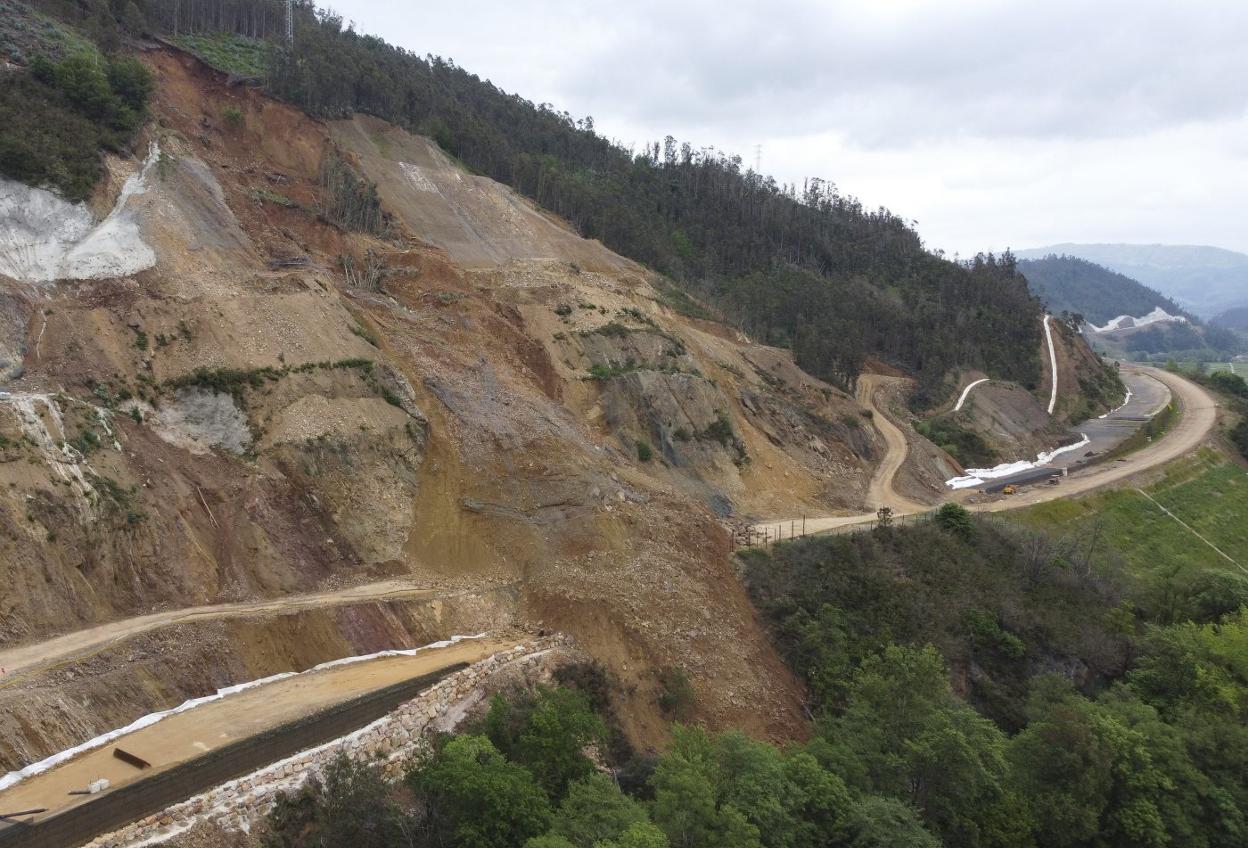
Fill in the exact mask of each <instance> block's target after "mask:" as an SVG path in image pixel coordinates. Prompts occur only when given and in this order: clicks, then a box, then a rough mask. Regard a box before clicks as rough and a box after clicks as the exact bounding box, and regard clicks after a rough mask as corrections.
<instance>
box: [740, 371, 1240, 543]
mask: <svg viewBox="0 0 1248 848" xmlns="http://www.w3.org/2000/svg"><path fill="white" fill-rule="evenodd" d="M1124 367H1129V368H1130V369H1132V370H1135V371H1138V372H1140V373H1143V374H1147V375H1148V376H1150V377H1153V378H1155V379H1157V380H1160V381H1161V382H1162V383H1164V384H1165V385H1166V387H1167V388H1169V389H1170V393H1171V396H1172V397H1173V398H1174V399H1175V400H1177V401H1178V403H1179V413H1180V414H1179V417H1178V420H1177V421H1176V422H1175V423H1174V425H1173V426H1172V427H1171V428H1170V430H1169V431H1168V432H1167V433H1166V434H1165V435H1164V436H1163V437H1162V438H1160V439H1158V440H1157V441H1155V442H1153V443H1152V444H1151V445H1148V446H1147V447H1145V448H1141V449H1140V450H1137V451H1135V452H1134V453H1131V454H1128V455H1127V456H1125V457H1123V459H1122V460H1121V461H1117V462H1112V463H1106V464H1102V465H1094V466H1092V467H1090V468H1088V469H1086V470H1083V471H1078V472H1072V473H1071V476H1070V477H1066V478H1063V479H1062V482H1061V484H1060V485H1058V486H1036V487H1033V488H1030V489H1025V490H1023V491H1021V492H1019V494H1017V495H1011V496H1002V497H1000V498H998V499H997V500H994V501H990V502H988V503H983V504H978V505H976V506H975V509H976V510H977V511H981V512H1004V511H1006V510H1011V509H1018V508H1020V507H1025V506H1031V505H1033V504H1038V503H1044V502H1046V501H1052V500H1057V499H1059V498H1068V497H1072V496H1074V495H1081V494H1085V493H1087V492H1091V491H1093V490H1095V489H1100V488H1103V487H1105V486H1111V485H1113V484H1115V483H1119V482H1121V481H1123V480H1125V479H1127V478H1129V477H1132V476H1134V475H1136V474H1139V473H1140V472H1142V471H1147V470H1149V469H1152V468H1156V467H1157V466H1159V465H1164V464H1165V463H1167V462H1170V461H1171V460H1173V459H1178V458H1179V457H1180V456H1183V455H1184V454H1186V453H1188V452H1189V451H1192V450H1195V449H1196V448H1197V447H1198V446H1199V445H1200V444H1201V442H1203V441H1204V440H1205V438H1206V437H1207V436H1208V435H1209V433H1210V431H1212V430H1213V427H1214V424H1215V423H1216V422H1217V402H1216V401H1214V399H1213V397H1212V396H1211V395H1210V394H1209V393H1208V392H1206V391H1205V390H1204V389H1202V388H1201V387H1200V386H1198V385H1196V384H1195V383H1193V382H1191V381H1190V380H1187V379H1184V378H1183V377H1180V376H1178V375H1177V374H1171V373H1170V372H1168V371H1162V370H1160V369H1158V368H1147V367H1144V366H1124ZM880 379H888V378H879V377H876V378H875V380H876V381H878V380H880ZM874 384H878V383H873V385H874ZM873 395H874V388H873V389H872V391H871V393H869V394H868V395H866V396H865V397H866V399H867V400H868V401H872V400H873ZM869 408H870V409H872V410H873V412H874V419H875V421H876V424H877V426H880V425H881V424H883V423H884V422H885V421H887V418H886V417H885V416H884V415H883V414H882V413H881V412H880V410H879V409H878V408H877V407H876V406H875V405H874V403H870V404H869ZM888 426H891V427H892V429H893V430H896V429H897V428H896V425H893V424H892V422H891V421H890V422H888ZM880 432H881V434H882V435H884V437H885V441H886V442H888V444H889V449H890V454H891V457H890V458H887V459H886V460H885V463H884V464H882V465H881V470H883V469H884V468H885V466H887V467H888V468H890V469H891V472H890V473H891V474H895V473H896V470H897V469H899V468H901V465H902V463H904V462H905V458H906V452H907V448H906V447H905V444H904V438H903V440H902V444H901V445H900V446H899V445H897V444H896V443H895V440H893V439H890V438H889V435H888V433H887V431H886V429H885V427H880ZM894 460H895V461H894ZM877 476H879V473H878V472H877ZM891 483H892V478H891V476H890V477H889V480H888V482H887V484H885V485H883V486H881V488H880V489H878V491H880V492H883V493H891V494H893V495H895V494H896V493H895V491H894V490H893V488H892V485H891ZM871 491H872V492H873V493H874V492H876V491H877V489H876V488H875V480H874V479H873V480H872V489H871ZM969 494H970V492H969V490H968V491H966V494H965V495H963V496H962V497H961V498H958V497H956V496H954V495H952V494H951V496H950V498H949V499H950V500H954V499H959V500H961V499H965V497H966V496H967V495H969ZM875 502H878V503H883V504H885V505H888V506H893V504H892V503H890V502H889V500H888V499H883V500H877V501H875ZM930 509H931V507H930V506H924V505H921V504H915V503H914V502H913V501H911V502H909V505H906V506H902V507H901V508H898V507H897V506H893V511H894V514H895V515H898V516H901V515H913V514H915V513H920V512H927V511H928V510H930ZM875 520H876V516H875V513H873V512H869V513H862V514H859V515H829V516H822V517H819V518H811V517H809V516H807V517H806V518H805V519H804V520H803V519H801V518H796V519H794V518H784V519H772V520H770V521H766V522H762V523H759V524H756V525H754V528H753V529H754V531H755V532H756V533H757V534H759V535H760V536H761V535H763V534H766V536H767V538H770V539H775V538H777V533H780V535H781V537H785V536H787V535H788V533H789V530H790V528H791V527H793V526H795V525H803V524H804V526H805V528H806V533H807V534H808V535H809V534H811V533H822V532H825V531H828V530H835V529H837V528H840V527H848V526H851V525H856V524H868V523H870V522H872V521H875Z"/></svg>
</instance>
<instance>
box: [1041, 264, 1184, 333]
mask: <svg viewBox="0 0 1248 848" xmlns="http://www.w3.org/2000/svg"><path fill="white" fill-rule="evenodd" d="M1018 269H1019V271H1021V272H1022V274H1023V276H1024V277H1026V278H1027V282H1028V284H1029V285H1030V286H1031V291H1032V293H1033V294H1035V295H1036V297H1038V298H1040V299H1041V300H1042V301H1044V302H1045V304H1046V305H1047V306H1048V307H1049V311H1050V312H1052V313H1054V314H1055V315H1056V314H1059V313H1062V312H1070V313H1072V314H1077V315H1082V316H1083V317H1084V318H1085V319H1087V320H1088V321H1090V322H1091V323H1093V324H1096V325H1103V324H1106V323H1108V322H1109V321H1111V320H1113V319H1114V318H1117V317H1118V316H1120V315H1131V316H1133V317H1139V316H1142V315H1147V314H1148V313H1150V312H1152V311H1153V310H1154V309H1156V308H1157V307H1159V306H1160V307H1161V308H1162V309H1164V310H1166V312H1168V313H1170V314H1171V315H1182V314H1184V313H1183V310H1182V309H1181V308H1180V307H1179V305H1178V304H1177V303H1175V302H1174V301H1173V300H1171V299H1170V298H1168V297H1166V296H1164V295H1162V294H1161V293H1160V292H1157V291H1154V290H1153V289H1150V288H1149V287H1148V286H1146V285H1144V284H1143V283H1140V282H1137V281H1135V280H1133V279H1131V278H1130V277H1125V276H1123V275H1122V274H1117V273H1115V272H1113V271H1111V270H1109V269H1108V268H1104V267H1102V266H1100V265H1097V264H1096V263H1094V262H1089V261H1087V260H1086V259H1080V258H1078V257H1076V256H1058V255H1056V254H1053V255H1050V256H1046V257H1044V258H1043V259H1023V260H1020V261H1019V263H1018Z"/></svg>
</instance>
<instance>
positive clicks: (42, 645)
mask: <svg viewBox="0 0 1248 848" xmlns="http://www.w3.org/2000/svg"><path fill="white" fill-rule="evenodd" d="M464 591H465V592H467V591H469V590H464ZM471 591H479V590H471ZM456 594H462V592H445V591H440V590H437V589H427V588H417V587H415V586H413V585H412V584H410V583H406V582H404V581H402V580H387V581H384V582H381V583H369V584H366V585H363V586H353V587H351V588H349V589H337V590H333V591H327V592H316V593H313V594H307V595H292V596H290V597H286V598H274V599H272V600H265V601H247V602H241V603H233V604H211V605H207V606H199V607H186V608H183V609H177V610H169V611H166V612H157V613H152V614H151V615H142V616H138V617H136V618H127V619H124V620H122V621H112V622H109V623H108V624H101V625H100V626H98V627H91V628H88V629H86V630H78V631H75V632H73V633H66V634H65V635H63V636H56V637H53V638H52V639H48V640H46V641H43V642H36V643H33V644H30V645H22V646H20V647H17V648H9V649H8V650H5V651H0V668H3V669H4V670H5V673H4V675H3V676H0V688H3V687H5V686H11V685H13V684H14V683H17V682H18V681H20V680H22V679H23V678H26V677H29V676H30V675H31V674H34V673H36V672H40V671H45V670H47V669H48V668H50V667H52V666H56V665H60V664H62V663H66V662H76V661H78V660H81V659H83V658H84V657H89V656H91V655H93V654H96V653H99V652H100V651H103V650H105V649H107V648H109V647H111V646H113V645H115V644H117V643H118V642H123V641H125V640H126V639H131V638H133V637H135V636H138V635H140V634H143V633H147V632H149V631H152V630H159V629H161V628H164V627H172V626H173V625H175V624H187V623H189V622H195V621H205V620H217V619H225V618H246V617H252V616H257V615H265V614H272V613H288V612H296V611H298V610H303V609H317V608H323V607H333V606H345V605H348V604H355V603H367V602H369V601H397V600H417V601H418V600H423V599H426V598H447V597H453V596H454V595H456Z"/></svg>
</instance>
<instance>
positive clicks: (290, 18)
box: [286, 0, 295, 47]
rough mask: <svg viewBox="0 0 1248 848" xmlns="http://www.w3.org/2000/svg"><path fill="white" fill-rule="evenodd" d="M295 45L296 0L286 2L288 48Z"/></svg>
mask: <svg viewBox="0 0 1248 848" xmlns="http://www.w3.org/2000/svg"><path fill="white" fill-rule="evenodd" d="M294 43H295V0H286V46H288V47H289V46H291V45H293V44H294Z"/></svg>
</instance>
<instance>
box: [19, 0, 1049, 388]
mask: <svg viewBox="0 0 1248 848" xmlns="http://www.w3.org/2000/svg"><path fill="white" fill-rule="evenodd" d="M34 5H35V6H37V7H39V8H41V9H43V10H44V11H46V12H48V13H50V14H54V15H57V16H60V17H61V18H62V19H65V20H69V21H71V22H73V23H74V24H76V25H78V26H80V27H83V28H85V29H86V30H87V31H88V32H89V33H91V34H92V35H93V37H95V38H96V39H97V40H99V41H100V42H101V43H119V42H120V41H121V40H122V39H123V38H124V37H125V36H126V35H138V34H142V33H148V34H162V35H166V36H174V35H179V36H185V35H186V34H188V33H197V34H205V33H208V34H210V33H219V32H225V33H229V34H237V35H239V36H245V37H249V38H250V37H253V36H260V37H274V36H275V34H276V33H279V32H280V31H281V30H282V28H283V26H282V23H283V22H282V18H281V17H280V16H279V15H278V14H277V9H278V7H279V6H280V4H277V3H274V2H272V0H197V2H188V3H181V4H168V3H158V2H155V0H133V2H129V3H126V4H124V5H122V6H121V10H120V11H118V10H117V7H118V6H119V5H121V4H117V3H110V2H106V0H91V2H85V3H69V2H66V0H36V2H35V3H34ZM296 17H297V20H296V34H295V40H294V46H293V49H290V50H272V51H271V52H270V55H271V56H272V67H271V68H270V72H269V74H268V86H269V88H270V90H271V91H272V92H273V93H274V94H276V95H277V96H279V97H282V98H284V99H286V100H288V101H290V102H292V103H294V104H296V105H298V106H300V107H302V108H304V109H305V110H307V111H309V112H310V113H312V114H315V115H319V116H324V117H344V116H346V115H349V114H351V113H352V112H353V111H360V112H366V113H370V114H373V115H377V116H379V117H382V118H385V119H387V120H390V121H392V122H394V123H397V124H399V125H401V126H404V127H407V128H410V129H415V130H418V131H420V132H423V133H425V134H428V135H430V136H431V137H433V138H434V139H435V140H436V141H437V142H438V144H439V145H441V146H442V147H443V148H444V149H445V150H446V151H448V152H449V153H451V154H452V155H454V156H455V157H457V158H458V159H459V160H460V161H461V162H463V163H464V164H465V165H466V166H467V167H469V168H471V169H473V170H475V171H477V172H479V173H482V174H485V175H487V176H489V177H492V178H494V179H496V180H498V181H500V182H503V183H505V184H507V185H510V186H512V187H514V188H516V189H517V190H519V191H520V192H522V193H524V194H525V195H527V196H529V197H531V198H533V199H534V200H535V201H536V202H538V203H539V204H541V205H542V206H544V207H546V208H548V209H550V210H551V211H553V212H555V213H557V214H559V215H561V216H563V217H564V218H566V219H567V220H568V221H570V222H571V223H572V224H573V226H575V227H576V228H577V229H578V230H579V231H580V232H581V233H582V234H583V235H585V236H587V237H590V238H596V239H600V240H602V241H603V242H604V243H605V244H606V245H607V246H608V247H610V248H612V249H613V250H615V251H617V252H619V253H622V254H624V255H626V256H629V257H631V258H633V259H636V260H638V261H640V262H642V263H644V264H646V265H648V266H650V267H651V268H653V269H654V270H656V271H658V272H660V273H663V274H665V275H667V276H669V277H671V278H672V279H673V280H675V281H676V282H678V283H679V284H680V285H682V286H683V287H685V288H687V289H688V290H689V291H691V292H693V293H694V294H695V295H696V296H698V297H699V298H700V299H701V300H703V301H705V302H707V303H709V304H711V305H713V306H714V307H716V308H718V309H719V310H720V311H721V312H722V313H723V314H724V315H725V317H726V318H728V319H729V320H731V321H734V322H736V323H738V324H739V325H741V326H742V327H743V328H744V329H746V330H747V331H749V332H751V333H752V334H754V335H756V336H757V337H759V338H760V339H762V340H764V341H767V342H770V343H773V344H777V345H783V346H790V347H792V348H793V350H794V352H795V354H796V356H797V359H798V362H799V364H801V365H802V366H803V367H804V368H805V369H806V370H808V371H810V372H811V373H814V374H816V375H817V376H821V377H824V378H827V379H829V380H832V381H835V382H837V383H839V384H841V385H843V386H850V385H852V384H853V382H854V380H855V379H856V377H857V374H858V373H859V371H860V370H861V368H862V366H863V363H864V361H865V360H866V358H867V357H870V356H874V357H878V358H880V359H882V360H885V361H887V362H891V363H893V364H895V365H898V366H900V367H903V368H905V369H907V370H909V371H911V372H913V373H914V374H915V375H916V376H917V377H918V380H919V394H918V397H917V400H918V402H919V403H924V402H927V401H931V400H935V399H937V398H939V397H941V396H942V395H943V394H944V393H946V392H947V390H948V387H947V386H946V379H947V378H948V377H949V376H950V373H951V371H952V370H953V369H956V368H978V369H980V370H983V371H985V372H987V373H990V374H992V375H993V376H994V377H998V378H1001V379H1010V380H1016V381H1018V382H1020V383H1023V384H1024V385H1028V386H1032V385H1034V384H1035V383H1036V381H1037V379H1038V376H1039V359H1038V353H1037V352H1038V350H1039V347H1040V332H1041V330H1040V315H1041V309H1040V305H1039V303H1038V302H1037V301H1036V300H1035V299H1034V298H1032V297H1031V295H1030V294H1029V293H1028V291H1027V287H1026V284H1025V281H1024V280H1023V278H1022V276H1021V275H1019V274H1018V273H1017V271H1016V269H1015V266H1014V262H1013V259H1012V258H1011V257H1009V256H1008V255H1007V256H1005V257H992V256H988V257H977V258H976V259H975V260H973V261H971V262H969V263H966V264H958V263H954V262H950V261H947V260H945V259H943V258H940V257H937V256H934V255H932V254H930V253H928V252H927V251H926V250H925V249H924V248H923V245H922V242H921V241H920V239H919V236H918V235H917V233H915V232H914V231H913V230H912V229H910V228H909V227H908V226H907V224H906V223H905V222H904V221H903V220H902V219H901V218H900V217H898V216H896V215H894V214H893V213H891V212H889V211H888V210H886V209H877V210H869V209H865V208H863V206H862V204H861V203H859V202H858V201H857V200H856V199H854V198H852V197H847V196H844V195H842V194H840V193H839V192H838V191H837V189H836V187H835V186H834V185H833V184H832V183H829V182H824V181H821V180H811V181H809V182H808V183H807V184H806V185H805V186H804V187H803V188H801V189H798V188H797V187H795V186H782V185H779V184H777V183H776V182H775V181H774V180H773V179H771V178H768V177H764V176H762V175H760V174H756V173H754V172H752V171H750V170H746V169H743V167H742V164H741V161H740V158H739V157H728V156H725V155H724V154H722V153H719V152H715V151H708V150H699V149H696V148H695V147H693V146H692V145H690V144H688V143H679V142H678V141H677V140H676V139H674V138H671V137H668V138H667V139H664V140H663V141H662V142H655V143H654V144H653V145H650V146H647V147H646V148H645V149H644V150H642V151H641V152H640V153H639V154H635V153H634V152H633V151H629V150H625V149H623V148H621V147H619V146H616V145H615V144H613V143H611V142H610V141H608V140H607V139H605V138H603V137H602V136H599V135H598V134H597V133H595V132H594V126H593V120H592V119H591V118H584V119H580V120H577V119H574V118H573V117H572V116H571V115H569V114H567V113H566V112H558V111H555V109H553V108H552V107H551V106H550V105H549V104H533V103H531V102H529V101H527V100H525V99H523V98H522V97H520V96H518V95H514V94H508V93H506V92H503V91H501V90H500V89H498V88H497V87H496V86H494V85H493V84H492V83H490V82H489V81H486V80H482V79H480V78H479V77H477V76H475V75H473V74H472V73H470V72H469V71H467V70H465V69H462V68H459V67H457V66H455V65H454V64H452V63H451V62H449V61H446V60H443V59H440V58H437V57H434V56H429V57H425V58H422V57H420V56H418V55H416V54H414V53H410V52H407V51H405V50H403V49H400V48H396V47H393V46H391V45H388V44H386V43H385V42H384V41H382V40H381V39H379V38H376V37H372V36H365V35H360V34H358V33H356V32H354V31H352V30H351V29H349V28H346V29H344V28H343V25H342V20H341V18H339V17H337V16H335V15H333V14H330V13H326V12H322V11H318V10H316V9H315V7H314V6H313V5H312V4H310V3H307V2H302V3H300V5H299V7H298V9H297V16H296ZM434 46H436V45H430V47H434ZM227 55H228V54H227ZM248 55H254V53H249V54H248Z"/></svg>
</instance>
